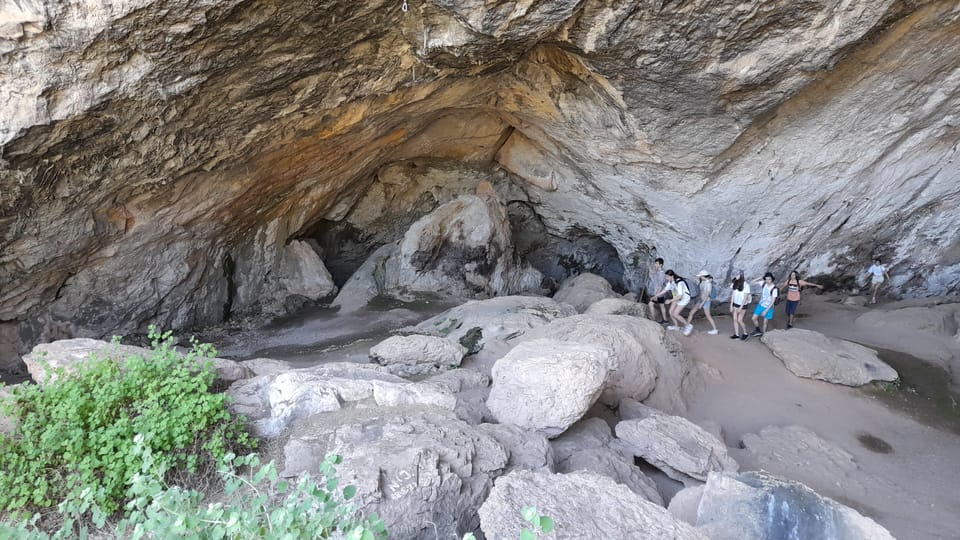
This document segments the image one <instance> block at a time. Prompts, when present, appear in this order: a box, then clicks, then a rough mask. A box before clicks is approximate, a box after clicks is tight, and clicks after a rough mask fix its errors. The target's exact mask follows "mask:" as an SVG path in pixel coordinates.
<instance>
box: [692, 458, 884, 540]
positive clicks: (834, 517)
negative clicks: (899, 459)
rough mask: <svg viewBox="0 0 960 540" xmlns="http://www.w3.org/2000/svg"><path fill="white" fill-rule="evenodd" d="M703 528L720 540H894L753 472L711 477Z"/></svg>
mask: <svg viewBox="0 0 960 540" xmlns="http://www.w3.org/2000/svg"><path fill="white" fill-rule="evenodd" d="M697 528H698V529H700V530H702V531H703V532H704V533H705V534H706V535H707V536H708V537H709V538H711V539H717V540H734V539H737V540H739V539H743V538H824V539H828V540H859V539H862V538H870V539H874V538H875V539H877V540H887V539H889V540H893V535H892V534H890V532H889V531H887V530H886V529H884V528H883V527H882V526H880V525H878V524H877V523H876V522H875V521H873V520H872V519H870V518H867V517H864V516H862V515H861V514H860V513H858V512H857V511H856V510H854V509H852V508H850V507H848V506H845V505H843V504H840V503H838V502H836V501H834V500H832V499H828V498H826V497H821V496H820V495H818V494H817V493H816V492H814V491H813V490H812V489H810V488H808V487H806V486H805V485H803V484H800V483H799V482H792V481H789V480H785V479H782V478H777V477H775V476H773V475H770V474H767V473H764V472H752V471H751V472H746V473H741V474H729V473H710V477H709V479H708V480H707V484H706V486H705V487H704V489H703V495H702V497H701V499H700V505H699V508H698V511H697Z"/></svg>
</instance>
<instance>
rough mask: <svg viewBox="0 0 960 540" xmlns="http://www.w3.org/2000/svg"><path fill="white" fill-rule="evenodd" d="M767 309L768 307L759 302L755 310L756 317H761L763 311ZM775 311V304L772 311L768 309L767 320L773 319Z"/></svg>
mask: <svg viewBox="0 0 960 540" xmlns="http://www.w3.org/2000/svg"><path fill="white" fill-rule="evenodd" d="M766 309H767V308H765V307H763V306H761V305H760V304H757V308H756V309H754V310H753V315H754V316H755V317H760V316H762V315H763V312H764V310H766ZM773 311H774V309H773V306H770V311H767V320H768V321H772V320H773Z"/></svg>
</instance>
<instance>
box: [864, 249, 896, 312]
mask: <svg viewBox="0 0 960 540" xmlns="http://www.w3.org/2000/svg"><path fill="white" fill-rule="evenodd" d="M867 275H869V276H870V287H871V288H872V289H873V298H872V299H871V300H870V303H871V304H876V303H877V290H879V289H880V285H882V284H883V281H884V279H890V274H889V273H888V272H887V267H886V266H884V265H882V264H880V257H877V258H875V259H873V265H872V266H870V268H867Z"/></svg>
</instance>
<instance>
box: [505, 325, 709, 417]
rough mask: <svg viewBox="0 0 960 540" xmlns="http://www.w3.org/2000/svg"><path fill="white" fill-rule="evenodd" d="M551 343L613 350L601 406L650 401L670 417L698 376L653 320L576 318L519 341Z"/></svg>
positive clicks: (681, 407)
mask: <svg viewBox="0 0 960 540" xmlns="http://www.w3.org/2000/svg"><path fill="white" fill-rule="evenodd" d="M541 338H548V339H554V340H557V341H563V342H571V343H587V344H592V345H597V346H600V347H604V348H607V349H610V350H611V351H612V352H613V354H612V355H611V356H610V357H609V359H610V361H611V363H610V364H609V365H608V366H607V368H608V370H609V372H610V373H609V375H608V378H607V381H606V382H605V383H604V390H603V393H602V395H601V396H600V401H601V402H603V403H604V404H606V405H617V404H618V403H619V402H620V401H621V400H623V399H625V398H630V399H635V400H637V401H642V400H647V401H648V402H650V403H651V404H652V405H654V406H656V407H658V408H660V409H662V410H666V411H670V412H683V411H685V410H686V397H687V396H688V395H689V394H690V393H691V392H692V391H693V389H694V388H696V385H697V383H698V381H699V380H700V379H699V372H698V370H697V368H696V365H695V364H694V363H693V360H691V359H690V358H688V357H687V356H686V355H685V354H684V353H683V351H682V350H681V349H680V347H679V345H677V343H676V341H674V339H673V338H672V337H670V336H668V335H667V334H666V332H664V330H663V327H662V326H660V325H659V324H656V323H654V322H653V321H649V320H645V319H639V318H637V317H630V316H626V315H587V314H584V315H574V316H572V317H566V318H563V319H558V320H555V321H552V322H551V323H550V324H547V325H544V326H541V327H539V328H536V329H533V330H530V331H528V332H526V334H524V335H523V336H522V337H520V338H519V339H518V341H520V342H521V343H522V342H523V341H525V340H531V339H541Z"/></svg>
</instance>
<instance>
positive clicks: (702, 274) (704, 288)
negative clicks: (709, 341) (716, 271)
mask: <svg viewBox="0 0 960 540" xmlns="http://www.w3.org/2000/svg"><path fill="white" fill-rule="evenodd" d="M697 279H699V280H700V298H698V299H697V303H696V304H694V306H693V309H691V310H690V314H689V315H687V326H689V327H690V328H693V316H694V315H696V314H697V310H698V309H701V308H703V315H704V316H705V317H706V318H707V321H709V322H710V326H711V327H713V329H712V330H709V331H707V333H708V334H710V335H711V336H715V335H717V334H718V333H719V332H718V331H717V325H716V323H714V322H713V317H711V316H710V306H711V303H712V298H711V296H716V294H711V293H712V291H713V287H714V283H713V276H711V275H710V273H709V272H707V271H706V270H701V271H699V272H697Z"/></svg>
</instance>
